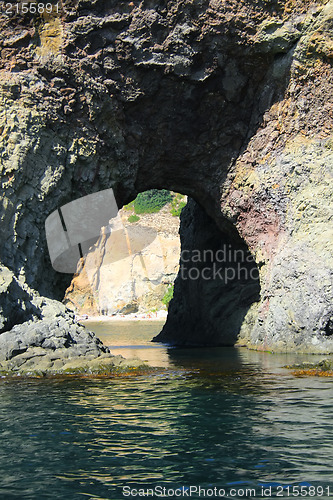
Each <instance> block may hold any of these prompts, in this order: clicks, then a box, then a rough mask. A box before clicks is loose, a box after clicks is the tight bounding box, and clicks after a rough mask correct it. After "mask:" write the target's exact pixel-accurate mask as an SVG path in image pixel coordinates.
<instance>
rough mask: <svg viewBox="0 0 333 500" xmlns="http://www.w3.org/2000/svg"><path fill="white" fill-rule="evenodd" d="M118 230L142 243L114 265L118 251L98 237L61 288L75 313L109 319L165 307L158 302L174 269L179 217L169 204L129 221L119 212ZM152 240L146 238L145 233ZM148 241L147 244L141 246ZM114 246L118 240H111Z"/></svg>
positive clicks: (126, 214) (125, 213)
mask: <svg viewBox="0 0 333 500" xmlns="http://www.w3.org/2000/svg"><path fill="white" fill-rule="evenodd" d="M119 214H120V217H121V220H122V223H123V229H124V232H126V234H130V236H131V237H132V238H135V241H136V242H138V241H142V242H143V245H140V246H142V247H143V248H142V250H141V252H140V253H136V252H134V253H129V254H128V256H126V257H124V258H122V259H119V260H117V261H113V260H112V259H110V256H111V255H112V254H113V253H115V252H117V250H118V249H117V248H116V247H115V242H112V238H111V237H110V233H106V234H103V235H101V237H100V238H99V239H98V241H97V242H96V244H95V245H94V246H93V247H92V248H91V250H90V252H89V254H88V255H87V256H86V257H85V259H84V263H82V264H83V265H81V262H80V263H79V269H78V273H77V275H76V276H75V277H74V278H73V280H72V282H71V284H70V286H69V287H68V289H67V290H66V294H65V298H64V303H65V305H66V306H67V307H68V308H70V309H72V310H73V311H75V312H76V313H77V314H89V315H99V314H103V315H114V314H128V313H136V312H138V313H149V312H151V311H157V310H160V309H165V305H164V304H163V303H162V299H163V297H164V296H165V293H166V292H167V290H168V288H169V287H170V286H172V285H173V282H174V280H175V278H176V276H177V271H178V267H179V265H178V264H179V254H180V242H179V234H178V232H179V217H175V216H173V215H171V213H170V205H169V204H168V205H167V206H165V207H163V208H162V209H161V210H160V211H159V212H157V213H151V214H147V213H145V214H141V215H140V217H137V218H138V219H139V220H138V221H135V222H132V223H131V222H129V221H128V219H131V215H130V214H131V211H129V210H125V209H122V210H120V212H119ZM151 233H153V236H152V237H150V234H151ZM147 240H148V241H150V240H152V241H151V243H150V244H149V245H144V244H145V243H146V242H147ZM116 243H117V244H118V246H119V244H120V241H117V242H116Z"/></svg>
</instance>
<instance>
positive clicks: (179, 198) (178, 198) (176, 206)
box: [170, 193, 186, 217]
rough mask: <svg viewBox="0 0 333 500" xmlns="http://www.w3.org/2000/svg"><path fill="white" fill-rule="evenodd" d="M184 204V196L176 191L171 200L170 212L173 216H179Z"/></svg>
mask: <svg viewBox="0 0 333 500" xmlns="http://www.w3.org/2000/svg"><path fill="white" fill-rule="evenodd" d="M185 205H186V198H185V196H184V195H182V194H180V193H176V194H175V195H174V197H173V200H172V202H171V210H170V213H171V215H173V216H174V217H180V214H181V211H182V210H183V208H184V207H185Z"/></svg>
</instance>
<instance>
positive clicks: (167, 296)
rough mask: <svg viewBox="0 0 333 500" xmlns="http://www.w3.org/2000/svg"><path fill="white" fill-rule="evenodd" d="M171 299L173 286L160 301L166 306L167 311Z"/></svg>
mask: <svg viewBox="0 0 333 500" xmlns="http://www.w3.org/2000/svg"><path fill="white" fill-rule="evenodd" d="M172 297H173V285H170V286H169V288H168V289H167V291H166V292H165V294H164V297H163V299H162V303H163V304H164V305H165V306H166V308H167V309H169V304H170V300H171V299H172Z"/></svg>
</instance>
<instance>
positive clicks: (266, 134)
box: [0, 0, 333, 359]
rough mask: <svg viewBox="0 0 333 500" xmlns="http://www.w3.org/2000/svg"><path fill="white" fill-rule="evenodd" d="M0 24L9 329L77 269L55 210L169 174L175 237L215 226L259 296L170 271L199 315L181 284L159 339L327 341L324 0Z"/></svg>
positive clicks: (281, 344) (97, 6) (206, 3)
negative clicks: (59, 234)
mask: <svg viewBox="0 0 333 500" xmlns="http://www.w3.org/2000/svg"><path fill="white" fill-rule="evenodd" d="M56 5H58V8H57V7H56ZM59 9H60V10H59ZM0 22H1V25H2V30H1V34H0V45H1V59H0V128H1V146H0V147H1V186H2V187H1V189H2V197H1V212H0V217H1V248H0V260H1V263H2V267H1V289H0V292H1V318H2V319H1V325H2V326H1V328H2V331H3V332H5V331H8V330H10V328H11V327H13V325H15V324H17V323H21V324H22V325H24V328H25V327H26V328H28V329H29V328H31V324H32V323H31V322H34V323H36V322H37V323H38V321H43V320H42V318H41V315H42V306H41V302H43V300H46V298H51V299H58V300H61V299H62V298H63V296H64V292H65V289H66V287H67V286H68V284H69V283H70V280H71V276H64V275H60V274H59V273H56V272H55V271H54V270H53V269H52V267H51V263H50V260H49V257H48V252H47V247H46V238H45V229H44V223H45V219H46V218H47V216H48V215H49V214H51V213H52V212H53V211H54V210H56V209H58V208H59V207H61V206H62V205H64V204H65V203H68V202H69V201H71V200H73V199H76V198H79V197H82V196H84V195H86V194H89V193H93V192H96V191H99V190H102V189H107V188H112V189H113V190H114V193H115V195H116V199H117V204H118V206H120V207H121V206H122V205H123V204H126V203H128V202H129V201H131V200H133V199H134V198H135V197H136V195H137V193H138V192H141V191H144V190H147V189H150V188H165V189H170V190H173V191H176V192H180V193H184V194H187V195H189V196H190V197H191V198H193V199H194V200H195V202H196V203H197V205H198V207H199V208H192V212H191V213H189V211H190V209H189V210H188V211H187V214H184V221H183V228H182V229H181V238H182V239H183V240H184V244H185V245H191V244H197V242H198V241H199V240H200V238H197V237H192V236H191V234H189V235H188V237H187V236H186V231H187V230H188V231H190V232H192V234H193V231H195V235H196V236H198V235H199V234H200V233H201V232H203V233H205V235H204V236H203V237H202V240H201V241H199V243H198V244H202V245H203V247H204V248H208V249H209V248H211V249H213V250H216V243H215V240H216V231H220V233H221V235H223V239H224V241H225V242H227V245H231V248H234V249H235V250H237V249H243V250H244V249H248V250H249V252H250V253H251V255H252V256H253V257H254V260H255V263H256V266H257V269H258V270H259V284H260V294H259V296H258V293H257V288H258V281H257V282H256V283H254V282H251V283H249V285H248V286H247V285H245V286H244V287H243V288H244V289H245V290H247V291H246V292H244V293H245V296H246V297H245V299H244V303H243V305H241V303H240V302H241V301H239V300H236V301H234V299H233V297H235V290H236V288H237V287H236V288H235V287H231V288H230V289H227V288H226V287H225V286H224V285H223V284H222V285H223V286H221V287H220V286H219V284H216V286H215V285H211V286H208V287H206V286H204V285H203V287H201V286H199V285H198V283H196V281H197V280H190V281H188V282H187V283H186V286H183V285H184V283H183V284H182V280H181V279H178V281H177V283H178V284H177V287H179V288H178V292H177V291H176V296H177V294H178V297H180V295H181V294H182V293H184V294H190V295H187V296H188V297H191V304H192V309H191V310H193V309H196V311H198V313H197V314H196V315H195V317H191V315H190V314H189V311H188V299H184V301H183V302H182V303H179V304H178V306H176V305H175V301H176V298H175V299H174V303H173V305H172V306H171V309H170V313H169V320H168V322H167V325H166V327H165V329H164V332H163V339H164V340H167V339H168V338H169V339H170V341H173V342H177V343H191V331H192V330H193V331H194V328H195V343H200V342H201V340H200V330H201V331H202V343H207V342H208V343H209V341H207V338H205V335H206V332H207V328H210V327H214V329H213V330H214V331H213V334H212V338H211V341H210V342H211V343H214V344H216V343H218V344H223V343H227V344H230V338H233V339H236V338H237V342H238V343H241V344H245V345H248V346H250V347H254V348H257V349H269V350H294V349H298V350H302V351H308V352H333V329H332V323H333V306H332V295H333V293H332V269H333V251H332V246H333V234H332V223H331V221H332V214H333V210H332V200H333V197H332V194H333V182H332V165H333V136H332V120H333V116H332V100H333V92H332V83H333V75H332V57H333V45H332V29H333V28H332V22H333V2H332V1H327V0H307V1H303V0H270V1H264V0H255V1H249V0H237V1H236V0H228V1H224V0H199V1H196V2H192V1H190V0H180V1H178V0H177V1H176V0H170V1H169V2H160V1H159V0H144V1H140V2H139V1H133V2H122V1H121V2H116V3H113V2H112V3H109V2H106V1H104V0H94V1H92V0H77V1H76V2H72V1H70V0H65V1H64V2H63V3H62V5H61V7H60V4H55V7H54V8H53V12H52V13H50V14H49V13H47V12H41V13H37V14H35V13H32V12H26V13H23V12H22V10H20V9H19V8H18V9H17V10H15V11H14V10H13V12H11V13H10V14H8V15H7V14H6V13H4V11H2V13H1V17H0ZM200 211H204V212H205V217H208V218H209V220H212V221H213V222H212V223H211V224H210V223H209V226H210V227H211V228H212V231H213V234H212V238H211V239H212V241H210V238H209V235H207V234H206V232H205V229H206V227H207V220H208V219H205V217H204V216H201V215H200ZM82 217H83V218H84V217H85V214H82ZM189 221H190V222H189ZM204 240H205V241H204ZM191 242H192V243H191ZM186 248H187V247H186ZM192 250H195V249H194V248H192ZM199 250H200V249H199ZM244 251H245V250H244ZM252 281H253V280H252ZM198 286H199V288H198ZM198 289H200V290H202V291H204V293H211V291H212V290H213V289H214V290H215V292H214V301H212V298H211V297H210V298H209V297H208V298H207V299H206V298H204V299H203V297H202V296H200V295H198V294H196V293H195V290H198ZM250 289H251V290H252V291H253V293H250ZM229 292H230V293H231V295H230V296H229V298H230V300H229V299H228V294H229ZM43 297H44V298H43ZM220 301H221V302H220ZM251 301H253V302H252V304H250V302H251ZM213 302H214V303H215V305H216V307H214V308H213V311H212V307H211V305H212V303H213ZM182 304H183V306H182ZM219 304H221V306H220V305H219ZM225 304H227V307H225V306H224V305H225ZM59 307H60V306H59ZM207 307H209V308H210V309H207ZM233 307H235V308H236V309H237V310H239V311H240V317H241V324H240V321H239V320H236V316H237V314H236V313H234V312H233V311H232V309H233ZM199 311H200V313H199ZM62 314H64V316H63V317H64V318H66V322H67V323H68V327H67V328H68V329H70V328H71V326H72V319H71V316H70V313H69V312H66V311H65V312H64V313H63V312H62ZM184 318H186V325H187V328H186V329H185V330H184V329H183V326H184ZM207 318H209V321H208V323H207ZM231 318H233V319H232V320H231ZM194 322H195V324H194ZM207 324H208V327H207ZM225 325H226V326H225ZM231 327H232V332H230V331H229V328H231ZM14 328H15V327H14ZM22 328H23V326H22ZM76 328H78V330H77V331H78V333H80V331H81V330H79V329H80V327H79V326H77V327H76ZM10 331H12V330H10ZM8 335H9V333H6V345H7V340H8ZM1 337H2V338H4V337H3V334H2V335H0V350H3V349H4V347H3V345H2V341H1ZM96 345H97V349H100V348H99V347H98V343H96ZM69 349H70V347H69ZM12 352H15V351H12ZM101 352H102V351H101ZM13 359H15V357H14V358H13Z"/></svg>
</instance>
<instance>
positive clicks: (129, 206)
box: [124, 201, 134, 210]
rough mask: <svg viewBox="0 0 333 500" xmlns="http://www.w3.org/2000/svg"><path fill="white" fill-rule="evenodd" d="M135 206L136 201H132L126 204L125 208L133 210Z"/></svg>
mask: <svg viewBox="0 0 333 500" xmlns="http://www.w3.org/2000/svg"><path fill="white" fill-rule="evenodd" d="M133 206H134V201H131V202H130V203H128V204H127V205H124V209H125V210H133Z"/></svg>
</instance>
